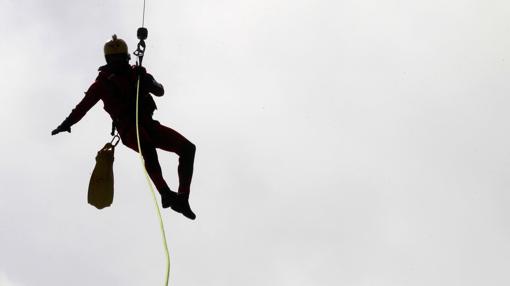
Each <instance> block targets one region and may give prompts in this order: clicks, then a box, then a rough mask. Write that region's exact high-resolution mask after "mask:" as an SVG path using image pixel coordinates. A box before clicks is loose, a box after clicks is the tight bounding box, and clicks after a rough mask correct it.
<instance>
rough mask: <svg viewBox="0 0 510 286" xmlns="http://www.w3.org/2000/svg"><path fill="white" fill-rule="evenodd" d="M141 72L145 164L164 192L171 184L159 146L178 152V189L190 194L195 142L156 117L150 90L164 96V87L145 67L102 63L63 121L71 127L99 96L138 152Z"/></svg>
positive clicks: (141, 142) (141, 138) (127, 142)
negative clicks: (118, 66) (165, 176)
mask: <svg viewBox="0 0 510 286" xmlns="http://www.w3.org/2000/svg"><path fill="white" fill-rule="evenodd" d="M138 74H141V76H140V78H141V80H140V95H139V98H140V99H139V132H140V145H141V149H142V155H143V158H144V161H145V168H146V169H147V172H148V173H149V176H150V178H151V180H152V181H153V182H154V185H155V186H156V188H157V190H158V192H159V193H160V194H161V195H164V194H165V193H166V192H168V191H169V190H170V188H169V187H168V185H167V183H166V182H165V180H164V178H163V174H162V171H161V166H160V165H159V161H158V154H157V152H156V148H159V149H162V150H165V151H168V152H174V153H176V154H177V155H178V156H179V166H178V169H177V171H178V175H179V190H178V193H179V195H183V196H185V197H188V196H189V192H190V185H191V178H192V176H193V162H194V159H195V145H194V144H193V143H191V142H190V141H189V140H188V139H186V138H185V137H184V136H182V135H181V134H179V133H178V132H177V131H175V130H173V129H171V128H169V127H166V126H164V125H162V124H160V123H159V122H158V121H156V120H154V119H152V114H153V112H154V110H155V109H156V104H155V103H154V100H153V99H152V97H151V95H150V94H149V93H152V94H154V95H156V96H163V94H164V89H163V86H162V85H161V84H159V83H158V82H156V81H155V80H154V78H153V77H152V75H150V74H148V73H146V72H145V69H143V68H139V67H136V68H135V67H131V66H129V65H127V66H126V68H125V69H122V70H120V71H119V70H118V71H115V72H114V71H113V70H112V69H111V68H109V66H107V65H106V66H102V67H100V68H99V75H98V76H97V78H96V81H95V82H94V83H93V84H92V85H91V86H90V88H89V89H88V90H87V92H85V97H84V98H83V99H82V100H81V101H80V103H78V105H76V107H75V108H74V109H73V110H72V112H71V114H70V115H69V116H68V117H67V118H66V120H65V121H64V122H63V124H62V125H63V126H66V127H69V128H70V127H71V126H72V125H73V124H75V123H77V122H78V121H80V120H81V119H82V118H83V117H84V116H85V114H86V113H87V112H88V111H89V110H90V109H91V108H92V107H93V106H94V105H95V104H96V103H97V102H98V101H99V100H102V101H103V104H104V110H105V111H106V112H108V114H110V117H111V118H112V120H113V122H114V124H115V127H116V128H117V130H118V132H119V135H120V138H121V139H122V143H123V144H124V145H126V146H127V147H129V148H131V149H133V150H135V151H136V152H138V144H137V138H136V123H135V118H136V115H135V114H136V105H135V104H136V83H137V79H138Z"/></svg>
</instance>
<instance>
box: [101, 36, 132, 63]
mask: <svg viewBox="0 0 510 286" xmlns="http://www.w3.org/2000/svg"><path fill="white" fill-rule="evenodd" d="M104 57H105V59H106V63H107V64H108V65H119V64H120V65H122V64H128V63H129V60H130V59H131V57H130V55H129V52H128V46H127V44H126V42H124V40H122V39H119V38H117V35H113V36H112V39H111V40H110V41H108V42H106V44H104Z"/></svg>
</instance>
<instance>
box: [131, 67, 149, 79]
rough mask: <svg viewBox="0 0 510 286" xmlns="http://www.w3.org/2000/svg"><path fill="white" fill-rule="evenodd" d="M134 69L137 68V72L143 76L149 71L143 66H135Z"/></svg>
mask: <svg viewBox="0 0 510 286" xmlns="http://www.w3.org/2000/svg"><path fill="white" fill-rule="evenodd" d="M134 70H135V72H136V74H137V75H139V76H141V77H143V76H145V74H146V73H147V70H145V68H144V67H142V66H135V67H134Z"/></svg>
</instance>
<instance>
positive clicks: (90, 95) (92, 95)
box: [51, 81, 101, 135]
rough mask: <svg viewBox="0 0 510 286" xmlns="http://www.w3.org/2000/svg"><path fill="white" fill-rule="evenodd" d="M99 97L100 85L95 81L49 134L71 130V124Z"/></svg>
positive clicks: (81, 116) (80, 117) (76, 121)
mask: <svg viewBox="0 0 510 286" xmlns="http://www.w3.org/2000/svg"><path fill="white" fill-rule="evenodd" d="M100 99H101V96H100V86H99V84H98V82H97V81H96V82H94V83H93V84H92V85H91V86H90V88H89V90H87V92H85V97H84V98H83V99H82V100H81V101H80V103H78V105H76V107H75V108H74V109H73V111H71V114H69V116H68V117H67V118H66V119H65V120H64V121H63V122H62V123H61V124H60V125H59V126H58V127H57V128H55V130H53V131H52V132H51V135H55V134H58V133H60V132H64V131H67V132H71V126H73V125H74V124H76V123H78V121H80V120H81V119H82V118H83V116H85V114H86V113H87V112H88V111H89V110H90V109H91V108H92V106H94V105H95V104H96V103H97V102H98V101H99V100H100Z"/></svg>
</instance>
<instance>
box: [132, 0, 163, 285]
mask: <svg viewBox="0 0 510 286" xmlns="http://www.w3.org/2000/svg"><path fill="white" fill-rule="evenodd" d="M144 25H145V0H144V1H143V14H142V27H141V28H139V29H138V31H137V37H138V39H139V40H140V42H139V43H138V47H137V49H136V51H135V52H134V54H135V56H137V57H138V63H137V65H138V66H140V67H141V66H142V61H143V56H144V53H145V39H147V29H146V28H144ZM139 97H140V75H138V80H137V82H136V116H135V120H136V141H137V144H138V154H139V156H140V162H141V164H142V169H143V171H144V173H145V178H146V179H147V183H148V185H149V189H150V191H151V194H152V200H153V201H154V206H155V209H156V213H157V215H158V218H159V228H160V230H161V238H162V240H163V247H164V249H165V256H166V274H165V284H164V285H165V286H168V278H169V276H170V253H169V251H168V243H167V241H166V233H165V226H164V224H163V217H162V216H161V210H160V209H159V205H158V200H157V199H156V192H154V188H153V187H152V183H151V179H150V177H149V173H147V169H146V168H145V160H144V158H143V155H142V148H141V145H140V129H139V124H138V111H139V104H138V103H139V100H138V99H139Z"/></svg>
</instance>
